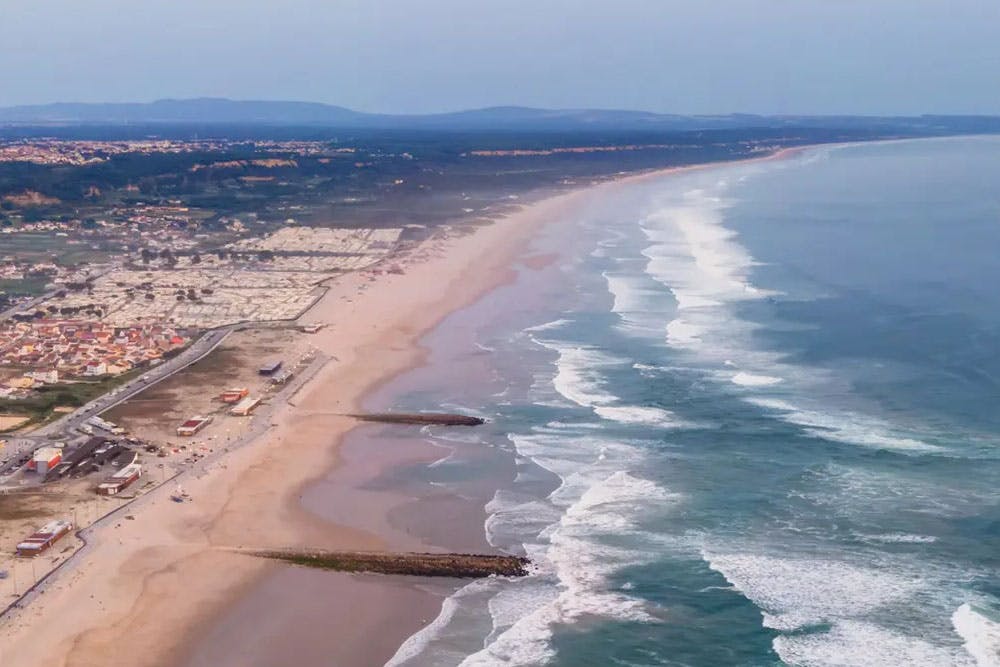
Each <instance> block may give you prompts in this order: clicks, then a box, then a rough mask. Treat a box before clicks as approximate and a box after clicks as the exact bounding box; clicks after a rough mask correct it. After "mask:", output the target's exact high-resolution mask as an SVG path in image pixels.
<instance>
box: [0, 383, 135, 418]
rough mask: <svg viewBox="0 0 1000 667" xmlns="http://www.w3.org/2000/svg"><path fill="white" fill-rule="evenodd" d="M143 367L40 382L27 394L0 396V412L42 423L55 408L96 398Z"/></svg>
mask: <svg viewBox="0 0 1000 667" xmlns="http://www.w3.org/2000/svg"><path fill="white" fill-rule="evenodd" d="M146 370H148V369H145V368H137V369H133V370H131V371H129V372H128V373H122V374H121V375H115V376H106V377H103V378H96V379H95V380H93V381H87V382H85V381H81V382H64V383H63V382H61V383H59V384H52V385H42V386H41V387H37V388H36V389H34V390H33V391H32V393H31V395H30V396H28V397H27V398H18V399H10V398H3V399H0V413H12V414H19V415H25V416H27V417H29V418H30V421H28V422H26V423H25V424H23V425H21V426H20V427H19V428H24V427H25V426H29V425H40V424H44V423H46V422H48V421H51V420H52V419H55V418H56V417H58V416H59V413H57V412H55V410H56V408H62V407H68V408H78V407H80V406H82V405H86V404H87V403H89V402H90V401H92V400H94V399H96V398H99V397H101V396H103V395H104V394H106V393H107V392H109V391H111V390H112V389H114V388H115V387H118V386H121V385H123V384H125V383H126V382H129V381H130V380H133V379H135V378H136V377H138V376H139V375H141V374H142V373H144V372H145V371H146Z"/></svg>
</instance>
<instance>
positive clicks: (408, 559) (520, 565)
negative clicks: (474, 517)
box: [250, 550, 529, 579]
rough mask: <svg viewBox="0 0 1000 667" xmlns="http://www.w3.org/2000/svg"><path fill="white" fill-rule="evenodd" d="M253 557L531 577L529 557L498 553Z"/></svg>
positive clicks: (349, 567) (365, 568) (330, 566)
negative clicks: (529, 574) (529, 573)
mask: <svg viewBox="0 0 1000 667" xmlns="http://www.w3.org/2000/svg"><path fill="white" fill-rule="evenodd" d="M250 554H251V555H254V556H258V557H261V558H271V559H273V560H281V561H285V562H286V563H293V564H295V565H304V566H306V567H316V568H321V569H325V570H336V571H338V572H375V573H378V574H404V575H409V576H415V577H454V578H459V579H473V578H475V579H478V578H481V577H489V576H491V575H499V576H504V577H523V576H525V575H527V574H528V565H529V562H528V559H527V558H521V557H520V556H505V555H498V554H460V553H444V554H441V553H385V552H369V551H310V550H269V551H251V552H250Z"/></svg>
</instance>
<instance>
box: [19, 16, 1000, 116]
mask: <svg viewBox="0 0 1000 667" xmlns="http://www.w3.org/2000/svg"><path fill="white" fill-rule="evenodd" d="M538 5H539V3H536V2H529V1H528V0H508V1H506V2H487V3H481V4H480V5H477V6H476V7H475V9H474V10H471V9H470V8H469V6H468V5H467V4H466V3H461V2H457V1H456V0H426V1H425V2H422V3H419V4H417V3H406V2H401V1H400V0H373V1H370V2H361V1H360V0H350V1H347V2H340V3H336V4H335V5H332V4H330V3H325V2H320V1H319V0H290V1H289V2H285V3H282V4H281V5H280V6H275V5H273V4H271V3H264V2H261V1H260V0H252V1H250V2H237V1H236V0H218V1H217V2H213V3H211V4H210V5H205V4H203V3H196V2H194V0H174V1H172V2H168V1H167V0H149V1H148V2H145V3H143V5H142V6H141V7H136V6H135V5H134V3H128V2H125V0H100V1H99V2H97V3H91V4H89V5H87V6H82V5H78V4H77V3H72V2H69V0H53V1H52V2H49V3H46V4H45V5H44V6H42V5H37V4H36V5H35V6H30V7H28V6H20V7H13V8H5V10H4V32H3V36H4V39H3V40H2V41H0V59H2V61H3V62H4V63H5V65H6V66H5V67H4V68H2V70H0V91H2V92H0V106H15V105H25V104H47V103H53V102H97V103H116V102H151V101H154V100H158V99H168V98H170V99H187V98H196V97H220V98H229V99H239V100H261V101H266V100H274V101H293V100H294V101H313V102H321V103H326V104H334V105H338V106H344V107H347V108H350V109H354V110H357V111H364V112H375V113H435V112H446V111H456V110H462V109H475V108H483V107H492V106H528V107H540V108H549V109H580V108H600V109H630V110H641V111H651V112H656V113H677V114H726V113H759V114H858V115H919V114H925V113H926V114H998V113H1000V86H998V85H997V83H998V76H997V72H998V71H1000V40H996V39H995V33H996V26H997V25H1000V3H989V2H985V1H978V0H958V1H957V2H951V3H947V5H946V4H944V3H939V2H936V1H935V0H911V1H909V2H903V1H902V0H884V1H882V2H878V3H864V2H861V1H860V0H845V1H843V2H837V3H830V2H825V1H824V0H800V1H798V2H795V3H790V2H787V1H785V0H729V1H728V2H726V3H725V5H724V7H722V6H720V4H718V3H716V4H711V5H710V4H707V3H692V2H683V1H680V0H664V1H663V2H656V3H652V2H648V1H641V0H620V1H619V2H616V3H614V4H613V5H609V4H605V3H596V2H582V3H581V2H569V1H567V0H552V1H551V2H547V3H543V4H541V6H538Z"/></svg>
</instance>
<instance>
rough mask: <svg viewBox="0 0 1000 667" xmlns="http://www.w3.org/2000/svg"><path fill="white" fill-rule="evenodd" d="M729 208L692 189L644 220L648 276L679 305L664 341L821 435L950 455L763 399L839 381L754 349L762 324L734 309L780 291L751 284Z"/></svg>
mask: <svg viewBox="0 0 1000 667" xmlns="http://www.w3.org/2000/svg"><path fill="white" fill-rule="evenodd" d="M718 187H721V186H718V184H716V188H718ZM726 206H727V203H726V202H725V200H724V199H722V198H720V197H719V196H718V195H717V191H711V190H705V189H691V190H689V191H687V192H686V193H685V194H684V195H683V196H682V197H680V198H677V197H675V198H673V199H671V200H669V201H666V202H665V203H664V205H663V206H662V207H661V208H660V209H659V210H657V211H655V212H654V213H652V214H650V215H648V216H646V217H645V218H644V219H643V220H642V228H643V231H644V232H645V234H646V236H647V238H648V239H649V241H650V245H649V246H648V247H647V248H646V249H645V250H644V251H643V254H644V255H645V256H646V257H647V259H648V262H647V265H646V273H647V274H648V275H649V276H651V277H652V278H653V279H655V280H656V281H658V282H660V283H661V284H663V285H664V286H665V287H666V288H667V289H669V290H670V291H671V293H672V294H673V295H674V298H675V300H676V302H677V308H678V312H677V314H676V316H674V317H673V318H672V319H671V320H669V321H667V322H665V324H664V330H665V340H666V343H667V344H668V345H669V346H670V347H673V348H675V349H678V350H681V351H685V352H688V353H694V354H696V355H697V357H698V359H699V360H701V361H703V362H705V363H707V364H709V365H715V366H720V367H725V368H731V369H734V370H733V371H732V372H730V371H723V370H722V369H721V368H720V370H719V371H717V372H716V376H717V377H719V379H720V380H725V381H728V382H730V383H732V384H735V385H737V386H740V387H742V388H744V390H745V391H753V390H756V391H757V394H756V395H753V396H748V397H746V400H748V401H749V402H751V403H754V404H756V405H759V406H760V407H765V408H767V409H769V410H770V411H771V412H772V413H774V416H775V417H777V418H779V419H782V420H783V421H786V422H789V423H791V424H795V425H797V426H801V427H803V428H804V430H805V431H806V433H808V434H810V435H813V436H815V437H819V438H824V439H827V440H832V441H837V442H844V443H850V444H857V445H861V446H866V447H872V448H878V449H892V450H896V451H902V452H907V453H910V454H922V453H935V452H941V451H944V450H943V448H941V447H939V446H937V445H932V444H929V443H927V442H924V441H923V440H921V439H919V438H917V437H913V436H912V435H910V434H904V433H900V432H899V430H898V429H896V428H894V427H892V426H891V425H890V424H888V423H886V422H884V421H882V420H879V419H877V418H874V417H868V416H865V415H863V414H860V413H858V412H854V411H849V410H841V409H836V408H832V409H828V408H826V407H825V406H824V407H823V408H822V409H816V408H807V407H804V406H803V405H798V404H797V403H798V401H797V399H794V398H789V399H788V400H787V401H783V402H781V403H780V404H779V402H778V401H777V400H776V399H774V398H773V396H769V395H767V394H764V395H761V392H768V391H770V390H771V388H773V387H776V386H777V385H779V384H780V385H781V386H782V388H785V387H787V388H788V389H787V390H786V393H799V394H802V395H805V396H808V395H811V394H812V393H813V392H814V391H816V389H817V388H819V387H820V386H822V385H823V384H824V383H829V382H831V381H833V375H832V374H831V373H829V372H827V371H823V370H821V369H814V368H804V367H799V366H794V365H792V364H789V363H787V362H786V361H785V360H784V359H783V358H782V356H781V355H780V354H778V353H774V352H768V351H765V350H761V349H758V348H757V347H756V346H755V344H754V342H753V337H752V336H753V332H754V330H755V329H756V328H757V327H758V325H756V324H754V323H751V322H748V321H745V320H742V319H740V318H739V317H738V316H737V315H736V314H735V312H734V310H733V305H734V304H737V303H740V302H744V301H748V300H758V299H761V298H764V297H770V296H774V295H776V293H773V292H768V291H766V290H762V289H760V288H758V287H757V286H755V285H753V284H752V283H751V282H750V277H749V276H750V271H751V270H752V269H753V267H754V266H757V265H758V263H757V262H756V261H755V260H754V259H753V257H752V256H751V255H750V254H749V253H748V252H747V251H746V249H744V248H743V247H742V246H741V245H740V244H739V243H738V240H737V237H736V234H735V233H734V232H732V231H731V230H729V229H727V228H726V227H725V226H724V224H723V223H724V218H723V213H724V211H725V209H726Z"/></svg>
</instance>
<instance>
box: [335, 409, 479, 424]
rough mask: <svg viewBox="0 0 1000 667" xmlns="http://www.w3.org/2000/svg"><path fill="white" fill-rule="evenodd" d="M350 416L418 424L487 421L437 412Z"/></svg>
mask: <svg viewBox="0 0 1000 667" xmlns="http://www.w3.org/2000/svg"><path fill="white" fill-rule="evenodd" d="M350 416H351V417H354V418H355V419H359V420H361V421H366V422H380V423H383V424H416V425H420V426H427V425H435V426H479V425H480V424H484V423H486V420H485V419H482V418H481V417H470V416H468V415H455V414H445V413H435V412H372V413H364V414H353V415H350Z"/></svg>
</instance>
